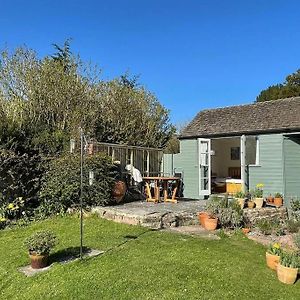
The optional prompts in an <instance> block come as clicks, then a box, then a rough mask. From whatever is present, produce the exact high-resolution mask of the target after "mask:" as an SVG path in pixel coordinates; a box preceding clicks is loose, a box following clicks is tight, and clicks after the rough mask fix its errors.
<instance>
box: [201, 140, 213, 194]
mask: <svg viewBox="0 0 300 300" xmlns="http://www.w3.org/2000/svg"><path fill="white" fill-rule="evenodd" d="M210 145H211V143H210V139H201V138H199V139H198V159H199V196H200V197H203V196H209V195H210V193H211V174H210V173H211V171H210V170H211V157H210V148H211V146H210Z"/></svg>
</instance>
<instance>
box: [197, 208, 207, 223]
mask: <svg viewBox="0 0 300 300" xmlns="http://www.w3.org/2000/svg"><path fill="white" fill-rule="evenodd" d="M207 218H208V214H207V212H205V211H202V212H200V213H199V214H198V219H199V223H200V225H201V226H202V227H205V219H207Z"/></svg>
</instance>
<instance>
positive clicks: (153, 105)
mask: <svg viewBox="0 0 300 300" xmlns="http://www.w3.org/2000/svg"><path fill="white" fill-rule="evenodd" d="M54 47H55V50H56V51H57V52H56V53H55V54H53V55H50V56H46V57H44V58H42V59H39V58H38V57H37V55H36V53H35V52H34V51H33V50H31V49H28V48H26V47H20V48H18V49H16V51H14V52H12V53H11V52H9V51H8V50H4V51H2V53H1V57H0V99H2V102H1V107H0V116H1V114H3V115H4V117H5V118H6V119H7V122H8V124H9V127H10V128H13V129H14V136H16V137H17V138H16V139H15V140H20V141H21V140H22V143H20V144H21V145H22V147H23V148H24V146H25V144H26V145H27V144H28V149H29V148H31V149H32V148H33V149H36V150H37V151H40V152H42V153H45V154H51V153H52V154H54V153H58V152H61V151H62V149H63V147H64V145H65V144H67V143H68V141H69V139H70V137H71V136H76V135H77V133H78V127H79V126H81V127H83V128H84V130H85V132H86V133H87V134H88V135H89V136H90V137H91V138H96V139H97V140H98V141H103V142H111V143H122V144H130V145H138V146H148V147H164V145H165V144H166V143H167V141H168V140H169V138H170V137H171V136H172V133H173V132H174V128H173V126H172V125H171V124H170V121H169V111H168V110H167V109H166V108H164V107H163V106H162V105H161V104H160V103H159V101H158V99H157V98H156V97H155V95H153V94H152V93H151V92H149V91H148V90H146V89H145V88H144V87H143V86H141V85H140V84H139V83H138V77H137V76H133V77H130V76H129V75H128V74H127V73H126V74H125V75H122V76H120V77H119V78H116V79H114V80H110V81H103V80H101V78H100V76H99V75H100V70H99V68H97V67H95V66H93V65H91V64H87V63H85V62H83V61H82V60H81V59H80V56H79V55H78V56H75V55H74V54H73V53H72V51H71V49H70V41H69V40H67V41H66V42H65V43H64V45H63V46H58V45H57V44H54ZM3 119H4V118H3ZM0 129H1V128H0ZM2 131H3V130H2ZM0 134H1V132H0ZM24 136H25V137H26V139H25V144H24V140H23V138H22V137H24ZM0 139H1V137H0ZM10 145H13V143H10ZM19 146H20V145H19Z"/></svg>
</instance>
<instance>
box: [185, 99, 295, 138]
mask: <svg viewBox="0 0 300 300" xmlns="http://www.w3.org/2000/svg"><path fill="white" fill-rule="evenodd" d="M292 131H300V97H294V98H287V99H280V100H274V101H266V102H257V103H254V104H248V105H238V106H230V107H223V108H216V109H208V110H203V111H200V112H199V113H198V114H197V115H196V117H195V118H194V119H193V120H192V122H191V123H190V124H189V125H188V126H187V127H186V128H185V129H184V130H183V132H182V134H181V135H180V138H183V139H184V138H192V137H213V136H234V135H241V134H257V133H272V132H274V133H275V132H292Z"/></svg>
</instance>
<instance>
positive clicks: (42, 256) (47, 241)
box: [24, 230, 56, 269]
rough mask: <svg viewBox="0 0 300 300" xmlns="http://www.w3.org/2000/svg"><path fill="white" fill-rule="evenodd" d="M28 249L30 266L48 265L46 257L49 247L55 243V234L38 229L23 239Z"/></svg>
mask: <svg viewBox="0 0 300 300" xmlns="http://www.w3.org/2000/svg"><path fill="white" fill-rule="evenodd" d="M24 245H25V247H26V248H27V249H28V251H29V256H30V259H31V267H32V268H33V269H41V268H45V267H47V265H48V257H49V253H50V251H51V249H52V248H53V247H54V246H55V245H56V236H55V235H54V233H53V232H51V231H48V230H45V231H38V232H36V233H34V234H33V235H31V236H30V237H28V238H27V239H26V240H25V241H24Z"/></svg>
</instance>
